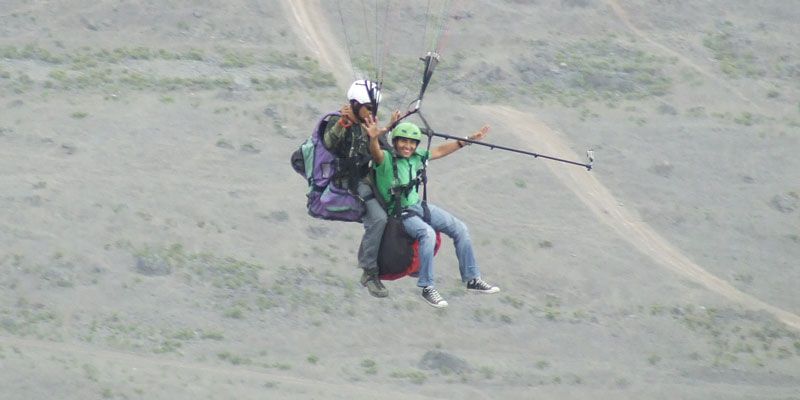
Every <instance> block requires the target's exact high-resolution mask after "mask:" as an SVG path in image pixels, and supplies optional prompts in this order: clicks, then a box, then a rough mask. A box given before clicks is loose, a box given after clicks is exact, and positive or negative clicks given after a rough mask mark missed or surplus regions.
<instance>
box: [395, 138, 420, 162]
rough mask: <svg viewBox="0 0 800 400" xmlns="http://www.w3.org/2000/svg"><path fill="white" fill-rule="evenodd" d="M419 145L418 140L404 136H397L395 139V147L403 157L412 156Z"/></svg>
mask: <svg viewBox="0 0 800 400" xmlns="http://www.w3.org/2000/svg"><path fill="white" fill-rule="evenodd" d="M418 145H419V142H418V141H416V140H412V139H408V138H403V137H401V138H397V139H395V141H394V149H395V150H396V151H397V154H399V155H400V156H401V157H403V158H408V157H411V155H412V154H414V152H415V151H416V150H417V146H418Z"/></svg>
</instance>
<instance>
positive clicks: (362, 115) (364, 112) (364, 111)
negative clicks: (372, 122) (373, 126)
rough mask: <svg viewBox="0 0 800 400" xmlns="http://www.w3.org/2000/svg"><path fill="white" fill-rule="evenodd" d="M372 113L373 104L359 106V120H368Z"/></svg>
mask: <svg viewBox="0 0 800 400" xmlns="http://www.w3.org/2000/svg"><path fill="white" fill-rule="evenodd" d="M371 114H372V104H362V105H361V107H359V108H358V115H357V116H358V120H359V121H366V120H367V117H369V116H370V115H371Z"/></svg>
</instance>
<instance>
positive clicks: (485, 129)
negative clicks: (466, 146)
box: [467, 125, 489, 141]
mask: <svg viewBox="0 0 800 400" xmlns="http://www.w3.org/2000/svg"><path fill="white" fill-rule="evenodd" d="M488 134H489V125H484V126H482V127H481V129H479V130H477V131H476V132H475V133H473V134H472V135H469V136H467V139H469V140H475V141H478V140H483V138H484V137H486V135H488Z"/></svg>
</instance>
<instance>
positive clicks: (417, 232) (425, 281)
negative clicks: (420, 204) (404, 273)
mask: <svg viewBox="0 0 800 400" xmlns="http://www.w3.org/2000/svg"><path fill="white" fill-rule="evenodd" d="M420 211H421V210H420ZM403 226H404V227H405V228H406V233H408V235H409V236H411V237H412V238H414V239H415V240H418V241H419V279H418V280H417V286H419V287H423V288H424V287H426V286H433V248H434V247H435V246H436V232H434V230H433V228H431V226H430V225H428V224H426V223H425V221H423V220H422V218H420V217H418V216H413V217H409V218H406V219H405V220H403Z"/></svg>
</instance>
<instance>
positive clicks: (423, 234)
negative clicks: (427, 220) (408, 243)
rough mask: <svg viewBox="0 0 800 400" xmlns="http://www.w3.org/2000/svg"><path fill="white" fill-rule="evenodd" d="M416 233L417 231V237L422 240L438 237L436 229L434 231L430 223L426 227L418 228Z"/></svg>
mask: <svg viewBox="0 0 800 400" xmlns="http://www.w3.org/2000/svg"><path fill="white" fill-rule="evenodd" d="M416 233H417V235H416V238H417V240H419V241H420V242H424V241H426V240H429V239H431V238H435V237H436V231H434V230H433V228H431V227H430V225H425V226H424V227H420V228H418V229H417V232H416Z"/></svg>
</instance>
